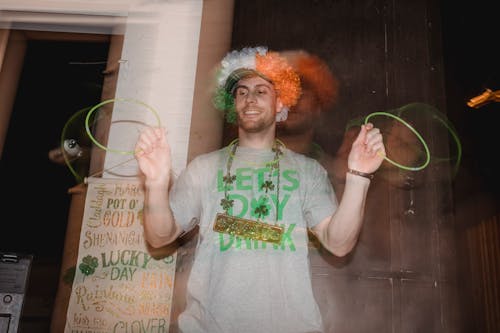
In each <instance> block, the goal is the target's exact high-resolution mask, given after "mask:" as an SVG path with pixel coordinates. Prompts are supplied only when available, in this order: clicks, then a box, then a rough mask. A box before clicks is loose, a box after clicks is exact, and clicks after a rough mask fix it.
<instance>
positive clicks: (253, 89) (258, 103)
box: [234, 76, 278, 133]
mask: <svg viewBox="0 0 500 333" xmlns="http://www.w3.org/2000/svg"><path fill="white" fill-rule="evenodd" d="M234 103H235V107H236V112H237V114H238V126H239V127H240V129H242V130H244V131H247V132H250V133H256V132H259V131H262V130H264V129H266V128H268V127H270V126H272V125H274V123H275V121H276V112H277V108H278V106H277V98H276V91H275V90H274V87H273V85H272V84H271V83H269V82H268V81H266V80H264V79H263V78H261V77H259V76H252V77H247V78H244V79H241V80H240V81H239V82H238V85H237V86H236V89H235V92H234Z"/></svg>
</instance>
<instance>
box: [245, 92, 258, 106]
mask: <svg viewBox="0 0 500 333" xmlns="http://www.w3.org/2000/svg"><path fill="white" fill-rule="evenodd" d="M256 101H257V91H249V92H248V94H247V102H248V103H251V102H252V103H254V102H256Z"/></svg>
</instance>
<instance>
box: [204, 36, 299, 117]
mask: <svg viewBox="0 0 500 333" xmlns="http://www.w3.org/2000/svg"><path fill="white" fill-rule="evenodd" d="M250 75H258V76H260V77H262V78H263V79H265V80H267V81H269V82H271V83H272V84H273V86H274V89H275V90H276V92H277V94H278V96H279V98H280V100H281V102H282V103H283V108H284V109H286V110H283V111H282V112H286V111H287V110H288V109H289V108H291V107H292V106H294V105H295V104H296V103H297V101H298V99H299V97H300V94H301V87H300V79H299V76H298V75H297V73H296V72H295V71H294V70H293V68H292V67H291V66H290V65H289V64H288V62H287V60H286V59H285V58H283V57H282V56H280V54H279V53H278V52H272V51H268V49H267V47H264V46H258V47H246V48H243V49H241V50H239V51H236V50H235V51H231V52H229V53H228V54H226V56H225V57H224V58H223V59H222V61H221V63H220V66H219V68H218V71H217V74H216V80H217V82H216V91H215V96H214V98H213V103H214V106H215V107H216V108H217V109H218V110H221V111H223V112H224V114H225V118H226V121H227V122H228V123H234V122H235V121H236V118H237V117H236V110H235V106H234V89H235V88H236V85H237V83H238V81H239V80H240V79H242V78H245V77H247V76H250Z"/></svg>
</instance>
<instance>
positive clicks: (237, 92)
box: [236, 89, 247, 96]
mask: <svg viewBox="0 0 500 333" xmlns="http://www.w3.org/2000/svg"><path fill="white" fill-rule="evenodd" d="M236 94H237V95H238V96H245V95H246V94H247V91H246V90H244V89H239V90H237V91H236Z"/></svg>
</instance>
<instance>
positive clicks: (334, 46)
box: [232, 0, 462, 333]
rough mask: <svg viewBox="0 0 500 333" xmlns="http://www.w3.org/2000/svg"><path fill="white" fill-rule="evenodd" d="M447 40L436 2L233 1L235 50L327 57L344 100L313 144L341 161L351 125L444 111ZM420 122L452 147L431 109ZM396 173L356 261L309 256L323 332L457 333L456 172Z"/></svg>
mask: <svg viewBox="0 0 500 333" xmlns="http://www.w3.org/2000/svg"><path fill="white" fill-rule="evenodd" d="M440 38H441V35H440V18H439V8H438V6H437V4H436V3H435V2H432V1H416V0H415V1H384V0H374V1H350V0H334V1H330V0H309V1H308V0H289V1H286V2H285V1H279V0H255V1H236V2H235V15H234V30H233V37H232V46H233V48H239V47H242V46H254V45H267V46H268V47H269V48H270V49H274V50H288V49H297V48H300V49H305V50H307V51H309V52H312V53H315V54H317V55H319V56H320V57H322V58H323V59H325V60H326V61H327V62H328V64H329V66H330V67H331V69H332V70H333V72H334V74H335V75H336V77H337V78H338V79H339V82H340V94H339V100H338V102H337V104H336V106H335V109H334V110H332V111H331V112H329V113H328V114H326V115H324V116H323V117H324V118H323V119H322V120H321V121H320V122H318V126H317V131H318V135H317V140H318V143H319V144H320V145H321V146H322V147H323V148H324V150H325V151H326V152H328V153H330V154H332V155H334V154H335V152H336V150H337V149H338V147H339V145H340V144H341V141H342V136H343V133H344V129H345V125H346V123H347V122H348V121H350V120H352V119H354V118H357V117H362V116H366V115H368V114H369V113H371V112H374V111H384V110H392V109H395V108H399V107H401V106H403V105H406V104H409V103H413V102H419V103H425V104H427V105H431V106H433V107H435V108H436V109H437V110H439V111H441V112H444V113H445V111H446V110H445V106H446V105H445V91H444V82H443V80H444V78H443V65H442V50H441V41H440ZM415 120H416V121H418V122H419V126H420V127H419V128H420V129H419V130H421V131H422V134H423V135H424V136H425V138H426V140H427V143H428V144H429V147H430V149H431V150H432V151H433V152H435V151H437V150H440V151H441V150H442V149H445V150H446V149H447V147H448V145H447V143H448V141H449V133H448V132H447V131H443V130H439V129H436V126H435V124H434V123H433V118H432V117H429V114H426V113H425V112H423V113H422V116H421V117H420V116H416V119H415ZM443 145H444V146H443ZM446 153H447V154H448V153H449V152H448V151H446ZM392 173H393V176H396V177H399V178H400V180H402V181H399V182H394V181H391V180H390V179H391V178H390V177H382V176H381V175H382V174H381V173H379V174H378V175H377V177H376V178H375V180H374V181H373V182H372V185H371V188H370V192H369V195H368V203H367V214H366V218H365V222H364V228H363V231H362V234H361V237H360V240H359V243H358V245H357V247H356V249H355V251H354V252H353V253H352V254H350V255H349V256H348V257H346V258H342V259H339V258H336V257H333V256H331V255H329V254H328V253H325V251H323V250H321V249H316V250H314V249H313V251H312V253H311V260H312V273H313V283H314V286H313V287H314V290H315V293H316V296H317V298H318V301H319V303H320V307H321V310H322V313H323V316H324V319H325V325H326V328H327V332H398V333H405V332H426V333H430V332H440V333H442V332H460V328H461V327H462V325H461V323H460V309H459V305H458V304H459V302H458V297H459V295H458V286H457V281H456V250H455V225H454V216H453V211H452V196H451V179H450V178H451V177H450V169H449V165H448V164H445V165H440V164H438V163H431V164H430V165H429V167H427V168H426V169H424V170H422V171H419V172H404V171H394V170H392Z"/></svg>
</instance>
